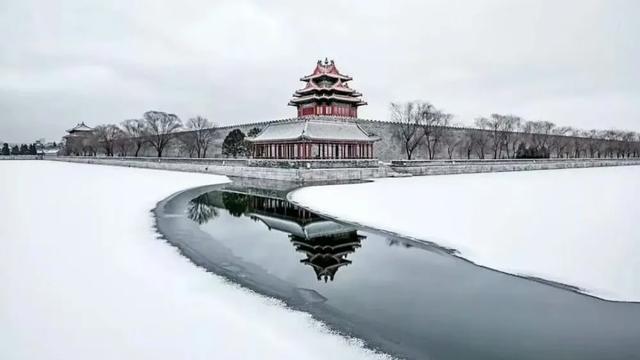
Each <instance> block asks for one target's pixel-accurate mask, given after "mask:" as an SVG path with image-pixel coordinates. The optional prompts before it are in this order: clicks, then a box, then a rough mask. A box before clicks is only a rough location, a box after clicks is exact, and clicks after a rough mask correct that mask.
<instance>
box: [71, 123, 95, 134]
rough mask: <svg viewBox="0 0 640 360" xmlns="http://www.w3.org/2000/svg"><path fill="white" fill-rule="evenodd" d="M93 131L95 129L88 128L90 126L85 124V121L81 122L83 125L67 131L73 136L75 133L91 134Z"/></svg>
mask: <svg viewBox="0 0 640 360" xmlns="http://www.w3.org/2000/svg"><path fill="white" fill-rule="evenodd" d="M91 131H93V128H90V127H88V126H87V125H86V124H85V123H84V121H83V122H81V123H79V124H77V125H76V126H74V127H73V128H71V129H69V130H67V132H68V133H69V134H73V133H75V132H91Z"/></svg>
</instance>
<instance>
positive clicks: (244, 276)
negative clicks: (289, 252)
mask: <svg viewBox="0 0 640 360" xmlns="http://www.w3.org/2000/svg"><path fill="white" fill-rule="evenodd" d="M227 185H229V184H223V185H216V186H207V187H199V188H193V189H188V190H184V191H181V192H178V193H176V194H173V195H171V196H170V197H168V198H166V199H163V200H162V201H160V202H159V203H158V204H157V206H156V208H155V209H154V210H153V214H154V218H155V224H156V229H157V231H158V232H159V233H160V234H161V235H162V237H163V238H164V239H165V240H166V241H167V242H168V243H169V244H171V245H172V246H175V247H176V248H177V249H178V250H179V251H180V253H181V254H182V255H184V256H185V257H187V258H188V259H189V260H190V261H191V262H192V263H194V264H195V265H197V266H200V267H202V268H204V269H205V270H207V271H209V272H212V273H215V274H217V275H220V276H223V277H224V278H226V279H228V280H229V281H231V282H233V283H236V284H238V285H240V286H243V287H245V288H248V289H249V290H251V291H254V292H256V293H258V294H261V295H263V296H267V297H270V298H274V299H277V300H279V301H282V302H284V303H285V304H286V305H287V306H288V307H289V308H291V309H293V310H298V311H303V312H306V313H308V314H310V315H311V316H312V317H313V318H314V319H316V320H318V321H320V322H322V323H324V324H326V325H327V326H328V327H329V328H330V329H332V330H333V331H335V332H337V333H338V334H341V335H343V336H345V337H347V338H355V339H361V340H362V341H363V342H364V345H365V347H367V348H368V349H371V350H374V351H377V352H383V353H386V354H390V355H392V356H396V357H403V358H420V357H421V356H424V353H421V352H420V351H418V349H410V348H409V349H408V348H406V347H405V346H403V345H405V344H402V336H400V335H398V336H397V338H395V339H389V338H383V337H382V336H380V333H384V329H376V328H373V327H372V326H371V322H370V321H368V319H365V318H358V317H357V316H354V314H345V313H343V312H341V311H340V309H337V308H335V307H334V306H331V305H330V304H327V303H326V298H325V297H324V296H323V295H322V294H319V293H317V292H316V291H314V290H312V289H305V288H300V287H296V285H295V284H293V283H290V282H288V281H285V280H282V279H280V278H278V277H276V276H274V275H271V274H269V272H268V271H266V270H265V269H264V268H262V267H261V266H260V265H258V264H255V263H250V262H247V261H245V260H243V259H242V258H240V257H238V256H236V255H234V254H233V253H232V252H231V251H230V249H229V248H227V247H226V246H225V245H224V244H222V243H220V242H219V241H217V240H216V239H214V237H213V236H212V235H210V234H209V233H207V232H205V231H203V230H202V229H200V227H199V225H198V224H196V223H195V222H193V221H192V220H190V219H188V218H187V217H186V215H185V209H186V205H187V203H188V202H189V201H190V200H191V199H193V198H195V197H197V196H199V195H201V194H204V193H207V192H209V191H215V190H223V188H224V187H225V186H227ZM232 192H233V190H232ZM290 194H291V191H289V192H287V193H286V198H287V199H290ZM292 204H294V205H297V206H300V205H299V204H296V203H295V202H292ZM303 208H305V209H308V210H310V211H312V212H314V213H317V214H319V215H321V216H322V217H326V218H328V219H330V220H333V221H336V222H339V223H342V224H349V225H355V226H356V227H357V228H359V229H360V230H363V231H365V232H369V233H378V234H382V235H384V236H386V237H389V236H390V237H391V238H397V239H400V240H402V241H403V242H405V243H410V244H411V245H412V246H415V247H419V248H421V249H423V250H426V251H429V252H434V253H439V254H443V255H444V256H449V255H453V257H454V258H456V259H459V260H462V261H463V262H464V263H467V264H469V265H470V266H472V267H475V268H478V269H482V270H489V271H490V272H491V273H495V274H499V275H506V276H507V277H508V278H512V279H514V281H518V282H519V281H530V280H533V281H530V283H531V284H532V286H534V285H533V284H536V285H535V286H542V287H549V288H555V289H558V291H560V292H561V293H564V295H562V294H560V295H559V296H561V297H567V296H576V297H578V299H577V300H578V301H579V302H584V301H594V302H596V303H601V304H603V305H605V306H609V305H611V306H624V307H625V308H626V306H629V305H634V304H635V303H632V302H616V301H609V300H605V299H601V298H598V297H595V296H591V295H590V294H585V293H581V292H578V291H576V290H574V289H572V288H568V287H566V286H564V285H562V284H554V283H549V282H547V281H545V280H542V279H532V278H527V277H523V276H519V275H515V274H510V273H506V272H502V271H499V270H495V269H492V268H488V267H485V266H481V265H477V264H475V263H473V262H472V261H469V260H467V259H465V258H463V257H461V256H459V255H458V254H457V253H456V252H455V250H453V249H447V248H442V247H439V246H437V245H436V244H431V243H426V242H423V241H420V240H418V239H412V238H407V237H406V236H402V235H399V234H395V233H392V232H389V231H384V230H379V229H373V228H370V227H367V226H363V225H361V224H354V223H350V222H345V221H343V220H341V219H338V218H334V217H332V216H331V215H327V214H322V213H318V212H317V211H315V210H313V209H309V208H307V207H303ZM567 290H569V291H567ZM580 298H582V300H580ZM569 301H574V300H571V299H569ZM607 304H609V305H607ZM520 305H522V304H520ZM624 311H626V310H624ZM385 335H388V334H385Z"/></svg>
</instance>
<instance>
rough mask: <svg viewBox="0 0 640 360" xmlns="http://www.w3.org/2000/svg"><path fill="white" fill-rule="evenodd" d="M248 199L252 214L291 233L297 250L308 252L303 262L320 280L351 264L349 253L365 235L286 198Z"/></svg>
mask: <svg viewBox="0 0 640 360" xmlns="http://www.w3.org/2000/svg"><path fill="white" fill-rule="evenodd" d="M249 203H250V205H249V206H250V208H251V212H252V214H251V216H253V217H255V218H258V219H260V220H261V221H262V222H264V223H265V224H266V225H267V226H268V227H269V229H276V230H280V231H283V232H286V233H289V239H290V240H291V243H292V244H293V245H294V246H295V249H296V251H299V252H301V253H304V254H305V255H306V258H305V259H302V260H300V262H301V263H303V264H305V265H308V266H311V267H312V268H313V271H314V272H315V273H316V277H317V279H318V280H324V281H325V282H327V281H328V280H331V281H333V280H334V277H335V274H336V272H337V271H338V269H340V268H341V267H343V266H346V265H349V264H351V260H348V259H347V256H348V255H349V254H351V253H353V252H355V250H356V249H357V248H359V247H360V246H361V241H362V240H363V239H364V238H365V237H364V236H362V235H359V234H358V232H357V230H356V229H355V228H354V227H352V226H347V225H342V224H339V223H336V222H333V221H329V220H326V219H324V218H322V217H320V216H318V215H317V214H315V213H312V212H310V211H308V210H305V209H303V208H300V207H298V206H295V205H293V204H291V203H290V202H288V201H286V200H280V199H273V198H264V197H255V196H252V197H251V200H250V201H249Z"/></svg>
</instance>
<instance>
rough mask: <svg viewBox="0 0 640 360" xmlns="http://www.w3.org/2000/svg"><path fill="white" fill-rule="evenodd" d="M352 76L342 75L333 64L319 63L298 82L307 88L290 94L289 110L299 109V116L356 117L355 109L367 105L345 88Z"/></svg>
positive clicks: (353, 92)
mask: <svg viewBox="0 0 640 360" xmlns="http://www.w3.org/2000/svg"><path fill="white" fill-rule="evenodd" d="M351 80H353V79H352V78H351V76H348V75H344V74H341V73H340V71H338V68H337V67H336V65H335V63H334V62H333V60H331V61H328V60H327V59H326V58H325V59H324V62H322V61H321V60H318V63H317V64H316V68H315V70H313V73H312V74H311V75H307V76H305V77H303V78H301V79H300V81H304V82H305V83H306V86H305V87H304V88H303V89H300V90H297V91H296V92H295V93H294V94H293V99H291V101H289V105H290V106H295V107H296V108H297V109H298V116H299V117H300V116H344V117H353V118H355V117H358V107H359V106H362V105H367V103H366V102H364V101H362V94H361V93H359V92H357V91H356V90H354V89H351V88H350V87H349V85H348V84H347V83H348V82H349V81H351Z"/></svg>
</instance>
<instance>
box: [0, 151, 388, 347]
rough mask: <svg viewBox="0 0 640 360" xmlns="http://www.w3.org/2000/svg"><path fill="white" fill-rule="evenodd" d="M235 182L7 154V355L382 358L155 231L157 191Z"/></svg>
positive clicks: (3, 200) (1, 219)
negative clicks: (209, 267)
mask: <svg viewBox="0 0 640 360" xmlns="http://www.w3.org/2000/svg"><path fill="white" fill-rule="evenodd" d="M225 181H227V179H226V178H225V177H222V176H213V175H204V174H190V173H179V172H169V171H157V170H143V169H130V168H124V167H110V166H97V165H81V164H69V163H61V162H46V161H6V162H2V163H0V240H2V251H0V283H2V290H0V358H2V359H147V358H154V359H205V358H206V359H258V358H260V359H284V358H304V359H325V358H334V359H354V358H369V357H376V355H375V354H372V353H370V352H368V351H366V350H364V349H362V347H360V346H359V345H358V344H357V343H356V342H354V341H351V340H348V339H345V338H343V337H340V336H337V335H334V334H330V333H329V332H328V331H326V330H324V329H323V327H322V326H321V325H320V324H319V323H318V322H316V321H313V320H312V319H311V318H310V316H308V315H307V314H304V313H300V312H294V311H290V310H288V309H286V308H285V307H284V306H283V305H281V304H279V303H277V302H275V301H272V300H269V299H266V298H264V297H261V296H258V295H256V294H254V293H251V292H249V291H246V290H244V289H241V288H239V287H238V286H234V285H232V284H229V283H227V282H225V281H224V280H223V279H221V278H220V277H217V276H214V275H212V274H209V273H206V272H205V271H203V270H201V269H199V268H196V267H195V266H194V265H193V264H191V263H190V262H189V261H188V260H186V259H185V258H183V257H181V256H180V255H179V254H178V252H177V251H176V250H175V249H174V248H172V247H170V246H168V245H167V244H166V243H165V242H164V241H161V240H158V239H157V235H156V234H155V232H154V230H153V218H152V215H151V213H150V211H149V210H151V209H152V208H153V207H154V205H155V204H156V202H157V201H159V200H160V199H162V198H164V197H166V196H168V195H170V194H172V193H174V192H176V191H179V190H182V189H185V188H189V187H195V186H201V185H207V184H214V183H221V182H225ZM380 357H381V356H380Z"/></svg>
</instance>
